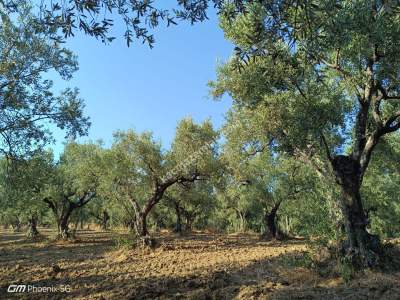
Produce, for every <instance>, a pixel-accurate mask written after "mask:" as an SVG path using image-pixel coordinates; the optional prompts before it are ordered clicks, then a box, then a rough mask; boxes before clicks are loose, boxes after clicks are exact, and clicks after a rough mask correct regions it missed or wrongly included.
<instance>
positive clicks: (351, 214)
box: [333, 156, 381, 267]
mask: <svg viewBox="0 0 400 300" xmlns="http://www.w3.org/2000/svg"><path fill="white" fill-rule="evenodd" d="M333 167H334V172H335V176H336V179H337V182H338V183H339V185H340V187H341V191H342V197H341V200H340V207H341V209H342V212H343V216H344V222H345V232H346V236H347V241H346V242H345V243H344V244H343V245H342V249H341V250H342V254H344V255H345V256H346V257H348V258H349V259H350V261H351V262H352V264H353V265H354V266H357V267H370V266H373V265H376V263H377V259H378V257H379V253H380V251H381V245H380V241H379V238H378V237H377V236H374V235H371V234H370V233H368V231H367V225H368V224H369V220H368V218H367V215H366V213H365V210H364V208H363V203H362V199H361V194H360V188H361V172H360V165H359V163H358V162H357V161H355V160H353V159H352V158H351V157H349V156H336V157H335V158H334V162H333Z"/></svg>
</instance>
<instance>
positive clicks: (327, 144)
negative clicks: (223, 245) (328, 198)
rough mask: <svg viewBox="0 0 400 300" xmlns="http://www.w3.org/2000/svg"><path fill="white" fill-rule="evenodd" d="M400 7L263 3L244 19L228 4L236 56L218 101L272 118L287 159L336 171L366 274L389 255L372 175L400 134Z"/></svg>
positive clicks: (225, 22) (354, 254) (351, 245)
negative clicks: (375, 222) (369, 189)
mask: <svg viewBox="0 0 400 300" xmlns="http://www.w3.org/2000/svg"><path fill="white" fill-rule="evenodd" d="M399 8H400V7H399V4H398V3H397V2H396V1H374V0H369V1H342V2H335V1H318V2H312V3H311V2H307V1H292V0H290V1H261V2H253V3H251V4H248V5H246V6H245V9H244V10H241V11H239V10H238V9H237V7H235V6H234V5H227V6H225V9H224V12H223V13H222V16H221V27H222V28H223V30H224V32H225V36H226V37H227V38H228V39H230V40H231V41H233V42H234V43H235V45H236V55H235V57H233V58H232V59H231V60H230V61H229V62H228V63H227V64H226V65H224V66H221V67H220V68H219V72H218V73H219V76H218V80H217V82H215V83H213V84H212V87H213V91H214V95H215V96H219V95H221V94H223V93H224V92H228V93H229V94H230V95H232V97H233V99H234V100H235V102H236V103H238V104H240V105H242V106H246V107H249V108H251V109H253V111H255V112H256V110H258V111H257V113H258V112H259V111H263V113H264V114H265V116H266V118H267V119H268V120H269V122H268V125H269V127H268V131H269V134H270V135H271V136H273V137H274V139H275V143H276V145H277V148H278V149H279V151H282V152H287V153H291V154H293V155H297V156H298V157H302V158H303V159H304V160H308V161H310V160H311V159H312V160H313V164H314V166H315V167H316V169H317V170H318V171H319V172H321V171H322V172H324V173H326V172H325V171H326V170H331V171H332V172H331V174H332V177H333V178H334V179H335V181H336V183H337V184H338V186H339V187H340V189H341V191H342V195H341V197H340V199H337V201H338V202H339V203H340V206H341V209H342V212H343V215H344V219H345V228H346V234H347V242H346V244H345V245H344V247H343V250H344V252H345V254H346V257H348V258H349V259H350V260H351V261H352V262H353V263H354V265H355V266H358V267H363V266H371V265H375V264H376V263H377V261H378V258H379V252H380V247H379V242H378V240H377V239H376V238H375V237H373V236H371V234H369V233H368V231H367V225H368V222H369V220H368V218H367V215H366V212H365V209H364V204H363V200H362V198H361V194H360V189H361V187H362V183H363V179H364V175H365V173H366V171H367V168H368V166H369V163H370V161H371V158H372V157H373V153H374V149H375V147H376V145H378V144H379V143H380V141H381V140H382V138H383V137H384V136H385V137H387V138H390V135H391V134H392V133H393V132H395V131H397V130H398V129H399V128H400V121H399V118H400V111H399V108H400V107H399V101H400V100H399V99H400V94H399V90H400V85H399V82H400V81H399V68H400V58H399V56H398V48H399V45H400V20H399V18H398V10H399ZM321 157H324V158H325V159H319V158H321ZM324 163H327V165H324ZM326 176H329V174H326Z"/></svg>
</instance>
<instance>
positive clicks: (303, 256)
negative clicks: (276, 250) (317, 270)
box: [278, 251, 315, 269]
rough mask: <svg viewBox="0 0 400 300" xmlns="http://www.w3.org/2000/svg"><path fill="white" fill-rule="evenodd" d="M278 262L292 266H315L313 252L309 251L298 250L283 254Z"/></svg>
mask: <svg viewBox="0 0 400 300" xmlns="http://www.w3.org/2000/svg"><path fill="white" fill-rule="evenodd" d="M278 263H279V264H280V265H282V266H285V267H290V268H299V267H301V268H307V269H310V268H314V267H315V264H314V260H313V257H312V254H311V253H310V252H307V251H301V252H296V253H293V254H289V255H287V254H285V255H281V256H279V258H278Z"/></svg>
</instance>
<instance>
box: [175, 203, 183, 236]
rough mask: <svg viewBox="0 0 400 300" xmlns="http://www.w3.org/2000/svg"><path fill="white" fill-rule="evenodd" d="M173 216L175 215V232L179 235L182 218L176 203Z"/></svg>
mask: <svg viewBox="0 0 400 300" xmlns="http://www.w3.org/2000/svg"><path fill="white" fill-rule="evenodd" d="M175 214H176V225H175V232H178V233H181V232H182V216H181V209H180V207H179V204H178V203H175Z"/></svg>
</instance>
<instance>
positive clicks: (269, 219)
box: [263, 201, 282, 239]
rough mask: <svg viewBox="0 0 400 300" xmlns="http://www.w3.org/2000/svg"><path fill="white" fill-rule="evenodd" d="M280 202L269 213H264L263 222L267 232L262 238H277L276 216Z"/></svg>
mask: <svg viewBox="0 0 400 300" xmlns="http://www.w3.org/2000/svg"><path fill="white" fill-rule="evenodd" d="M281 202H282V201H279V202H277V203H276V204H275V205H274V207H273V208H272V209H271V210H270V211H266V212H265V216H264V220H265V226H266V229H267V232H265V233H264V235H263V236H264V237H266V238H273V239H276V238H278V237H279V231H278V227H277V225H276V216H277V213H278V209H279V207H280V205H281Z"/></svg>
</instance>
